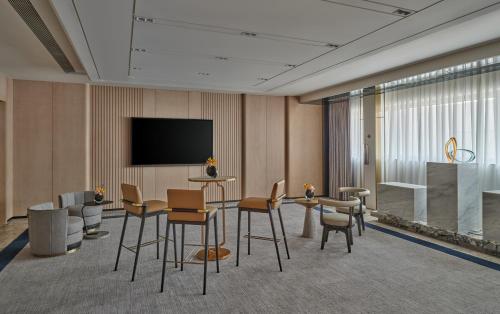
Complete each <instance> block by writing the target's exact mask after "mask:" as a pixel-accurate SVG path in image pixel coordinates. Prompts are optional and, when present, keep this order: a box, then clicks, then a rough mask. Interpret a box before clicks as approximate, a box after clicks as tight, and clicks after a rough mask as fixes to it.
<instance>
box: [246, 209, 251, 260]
mask: <svg viewBox="0 0 500 314" xmlns="http://www.w3.org/2000/svg"><path fill="white" fill-rule="evenodd" d="M247 236H248V255H250V237H251V233H250V211H248V234H247Z"/></svg>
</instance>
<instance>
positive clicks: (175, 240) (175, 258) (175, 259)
mask: <svg viewBox="0 0 500 314" xmlns="http://www.w3.org/2000/svg"><path fill="white" fill-rule="evenodd" d="M167 219H168V218H167ZM172 233H173V234H174V265H175V268H177V236H176V234H177V232H175V224H173V225H172Z"/></svg>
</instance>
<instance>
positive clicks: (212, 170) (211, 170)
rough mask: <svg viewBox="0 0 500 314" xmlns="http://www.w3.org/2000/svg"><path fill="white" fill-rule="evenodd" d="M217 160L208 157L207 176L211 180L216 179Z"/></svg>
mask: <svg viewBox="0 0 500 314" xmlns="http://www.w3.org/2000/svg"><path fill="white" fill-rule="evenodd" d="M216 166H217V160H216V159H214V158H212V157H210V158H208V160H207V175H208V176H209V177H212V178H217V174H218V173H217V167H216Z"/></svg>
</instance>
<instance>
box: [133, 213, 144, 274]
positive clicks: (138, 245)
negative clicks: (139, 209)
mask: <svg viewBox="0 0 500 314" xmlns="http://www.w3.org/2000/svg"><path fill="white" fill-rule="evenodd" d="M145 220H146V216H145V215H144V214H143V215H142V217H141V228H140V230H139V239H138V240H137V248H136V250H135V260H134V270H133V271H132V280H131V281H134V279H135V271H136V269H137V261H138V260H139V251H140V250H141V240H142V233H143V231H144V221H145Z"/></svg>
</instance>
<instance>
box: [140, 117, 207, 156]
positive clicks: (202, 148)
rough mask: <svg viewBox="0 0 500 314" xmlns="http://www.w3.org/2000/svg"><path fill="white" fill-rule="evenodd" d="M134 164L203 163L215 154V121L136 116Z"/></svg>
mask: <svg viewBox="0 0 500 314" xmlns="http://www.w3.org/2000/svg"><path fill="white" fill-rule="evenodd" d="M131 133H132V143H131V147H132V158H131V159H132V165H175V164H177V165H178V164H184V165H192V164H203V163H204V162H205V161H206V160H207V159H208V158H209V157H212V155H213V122H212V120H197V119H166V118H132V132H131Z"/></svg>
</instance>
